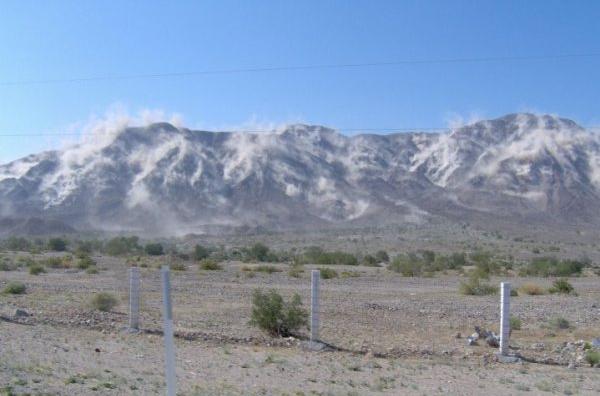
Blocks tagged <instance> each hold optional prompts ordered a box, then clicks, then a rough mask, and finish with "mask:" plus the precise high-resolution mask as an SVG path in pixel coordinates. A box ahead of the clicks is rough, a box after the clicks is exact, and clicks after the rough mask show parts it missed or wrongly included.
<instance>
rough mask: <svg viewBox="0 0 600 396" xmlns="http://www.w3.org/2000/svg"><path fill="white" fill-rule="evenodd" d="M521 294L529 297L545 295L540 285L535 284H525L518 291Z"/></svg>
mask: <svg viewBox="0 0 600 396" xmlns="http://www.w3.org/2000/svg"><path fill="white" fill-rule="evenodd" d="M519 290H520V291H521V292H522V293H523V294H527V295H529V296H541V295H543V294H546V290H544V288H543V287H541V286H540V285H537V284H535V283H525V284H523V285H522V286H521V287H520V289H519Z"/></svg>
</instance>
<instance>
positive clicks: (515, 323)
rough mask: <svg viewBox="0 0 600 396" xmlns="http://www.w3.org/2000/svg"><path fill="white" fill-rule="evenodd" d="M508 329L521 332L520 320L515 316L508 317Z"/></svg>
mask: <svg viewBox="0 0 600 396" xmlns="http://www.w3.org/2000/svg"><path fill="white" fill-rule="evenodd" d="M510 329H511V330H521V319H519V318H518V317H516V316H511V317H510Z"/></svg>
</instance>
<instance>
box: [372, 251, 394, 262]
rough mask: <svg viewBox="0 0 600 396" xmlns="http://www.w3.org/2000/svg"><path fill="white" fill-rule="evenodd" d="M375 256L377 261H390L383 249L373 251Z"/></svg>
mask: <svg viewBox="0 0 600 396" xmlns="http://www.w3.org/2000/svg"><path fill="white" fill-rule="evenodd" d="M375 258H376V259H377V262H378V263H389V262H390V256H389V255H388V254H387V252H386V251H385V250H379V251H378V252H377V253H375Z"/></svg>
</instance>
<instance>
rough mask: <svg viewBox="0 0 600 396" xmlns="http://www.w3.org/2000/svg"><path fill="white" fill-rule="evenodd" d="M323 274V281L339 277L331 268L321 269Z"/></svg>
mask: <svg viewBox="0 0 600 396" xmlns="http://www.w3.org/2000/svg"><path fill="white" fill-rule="evenodd" d="M319 271H320V272H321V279H333V278H337V277H338V273H337V271H336V270H333V269H331V268H319Z"/></svg>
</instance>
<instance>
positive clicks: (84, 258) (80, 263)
mask: <svg viewBox="0 0 600 396" xmlns="http://www.w3.org/2000/svg"><path fill="white" fill-rule="evenodd" d="M95 265H96V262H95V261H94V260H93V259H92V258H91V257H90V256H88V255H87V254H85V255H80V258H79V259H78V260H77V268H79V269H88V268H90V267H92V266H95Z"/></svg>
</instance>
